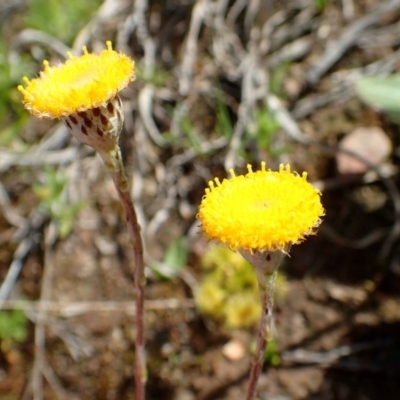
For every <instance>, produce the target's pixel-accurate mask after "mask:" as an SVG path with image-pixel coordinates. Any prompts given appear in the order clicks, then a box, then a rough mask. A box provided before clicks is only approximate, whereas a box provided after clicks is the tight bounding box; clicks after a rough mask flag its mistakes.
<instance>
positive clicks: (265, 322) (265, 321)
mask: <svg viewBox="0 0 400 400" xmlns="http://www.w3.org/2000/svg"><path fill="white" fill-rule="evenodd" d="M265 280H266V277H265ZM258 287H259V290H260V298H261V307H262V312H261V321H260V327H259V330H258V334H257V342H256V350H255V353H254V355H253V359H252V365H251V371H250V378H249V386H248V389H247V395H246V400H253V399H254V396H255V394H256V390H257V383H258V379H259V377H260V374H261V369H262V366H263V363H264V354H265V349H266V348H267V345H268V339H269V337H270V314H271V312H272V310H271V309H270V307H269V297H268V291H267V285H266V281H265V282H260V281H259V282H258Z"/></svg>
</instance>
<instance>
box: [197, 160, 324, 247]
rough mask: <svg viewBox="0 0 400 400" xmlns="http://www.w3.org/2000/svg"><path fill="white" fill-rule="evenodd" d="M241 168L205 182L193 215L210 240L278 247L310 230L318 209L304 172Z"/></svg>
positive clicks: (320, 209) (317, 220)
mask: <svg viewBox="0 0 400 400" xmlns="http://www.w3.org/2000/svg"><path fill="white" fill-rule="evenodd" d="M247 169H248V173H247V174H246V175H239V176H236V175H235V173H234V171H233V170H230V171H229V172H230V174H231V179H229V180H227V179H224V180H223V181H222V182H220V181H219V179H218V178H215V179H214V181H210V182H209V188H207V189H206V193H205V195H204V197H203V200H202V202H201V204H200V207H199V213H198V214H197V218H198V219H199V220H200V221H201V223H202V229H203V231H204V232H205V234H206V235H207V236H208V237H209V238H210V239H216V240H219V241H221V242H223V243H225V244H226V245H228V246H229V247H230V248H231V249H233V250H237V249H241V250H245V251H249V252H251V253H253V252H255V251H261V252H263V251H275V250H284V249H285V248H286V247H287V246H288V245H291V244H295V243H298V242H300V241H301V240H302V239H304V237H305V236H306V235H310V234H312V233H313V232H314V230H315V228H316V227H317V226H318V225H319V224H320V222H321V220H320V217H321V216H322V215H324V209H323V207H322V204H321V199H320V195H321V194H320V192H319V191H318V190H317V189H315V188H314V187H313V186H312V185H311V184H310V183H308V182H307V173H305V172H303V174H302V176H300V175H298V174H297V173H291V172H290V166H289V165H286V167H285V166H283V165H282V164H281V165H280V167H279V171H271V170H266V169H265V162H263V163H261V170H260V171H256V172H253V171H252V168H251V166H250V165H248V166H247ZM214 182H215V183H214Z"/></svg>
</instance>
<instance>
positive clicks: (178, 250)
mask: <svg viewBox="0 0 400 400" xmlns="http://www.w3.org/2000/svg"><path fill="white" fill-rule="evenodd" d="M187 257H188V252H187V249H186V246H185V244H184V241H183V238H182V237H177V238H176V239H174V240H173V241H172V242H171V244H170V245H169V246H168V248H167V250H166V252H165V257H164V263H165V264H167V265H168V266H170V267H171V268H173V269H175V270H179V269H181V268H182V267H183V266H184V265H186V261H187Z"/></svg>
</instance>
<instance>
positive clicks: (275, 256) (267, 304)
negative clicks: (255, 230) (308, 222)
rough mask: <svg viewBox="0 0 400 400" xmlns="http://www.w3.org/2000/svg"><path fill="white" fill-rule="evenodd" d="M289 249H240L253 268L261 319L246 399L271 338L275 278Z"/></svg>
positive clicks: (250, 399)
mask: <svg viewBox="0 0 400 400" xmlns="http://www.w3.org/2000/svg"><path fill="white" fill-rule="evenodd" d="M289 250H290V245H287V246H286V248H285V249H282V251H254V252H248V251H244V250H241V251H240V253H241V254H242V256H243V257H244V258H245V259H246V260H247V261H248V262H250V263H251V264H252V265H253V266H254V269H255V272H256V275H257V281H258V288H259V292H260V299H261V310H262V311H261V321H260V327H259V330H258V335H257V342H256V350H255V353H254V355H253V359H252V366H251V370H250V378H249V386H248V389H247V395H246V400H253V399H254V397H255V395H256V391H257V383H258V379H259V377H260V374H261V369H262V366H263V363H264V355H265V350H266V348H267V345H268V341H269V339H270V338H271V336H272V334H271V326H272V308H273V305H274V291H275V278H276V274H277V270H278V267H279V265H280V263H281V262H282V260H283V258H284V257H285V255H286V254H287V253H288V251H289Z"/></svg>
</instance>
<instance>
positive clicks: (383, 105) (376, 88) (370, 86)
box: [356, 74, 400, 122]
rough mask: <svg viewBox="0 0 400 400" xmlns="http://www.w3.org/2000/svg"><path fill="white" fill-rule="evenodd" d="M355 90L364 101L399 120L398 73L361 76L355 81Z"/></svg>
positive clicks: (399, 78)
mask: <svg viewBox="0 0 400 400" xmlns="http://www.w3.org/2000/svg"><path fill="white" fill-rule="evenodd" d="M356 92H357V94H358V96H359V97H360V98H361V100H363V101H364V102H365V103H367V104H369V105H371V106H373V107H375V108H377V109H378V110H381V111H383V112H386V113H388V114H389V116H391V117H392V118H394V119H395V120H396V122H400V74H394V75H390V76H365V77H362V78H360V79H359V80H358V81H357V82H356Z"/></svg>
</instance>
